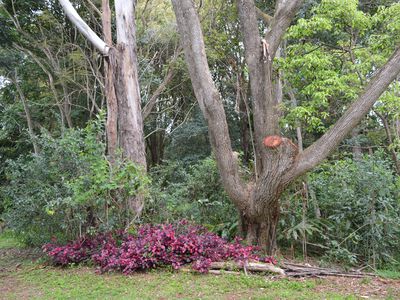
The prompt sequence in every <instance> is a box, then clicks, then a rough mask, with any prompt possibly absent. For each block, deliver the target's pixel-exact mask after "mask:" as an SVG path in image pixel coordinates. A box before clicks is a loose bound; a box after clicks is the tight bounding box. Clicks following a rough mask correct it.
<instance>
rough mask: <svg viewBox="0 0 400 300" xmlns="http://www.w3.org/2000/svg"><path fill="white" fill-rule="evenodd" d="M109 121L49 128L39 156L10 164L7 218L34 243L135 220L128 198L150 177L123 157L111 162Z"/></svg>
mask: <svg viewBox="0 0 400 300" xmlns="http://www.w3.org/2000/svg"><path fill="white" fill-rule="evenodd" d="M103 123H104V122H103V119H102V117H99V119H97V120H95V121H92V122H90V123H89V124H88V126H87V127H86V128H84V129H70V130H66V131H65V133H64V135H63V136H62V137H60V138H53V137H52V136H50V134H48V133H46V132H43V133H42V135H41V136H40V137H39V138H38V144H39V146H40V153H39V154H37V155H35V154H31V155H27V156H21V157H19V158H18V159H17V160H12V161H8V162H7V167H6V175H7V185H5V186H2V187H1V190H0V192H1V196H2V197H3V203H5V212H4V214H3V218H4V219H5V221H6V224H7V226H8V227H9V228H10V229H12V230H13V231H15V232H16V233H17V234H19V235H20V236H22V237H23V238H24V240H25V242H27V243H28V244H32V245H41V244H43V243H44V242H46V241H49V240H50V238H51V237H53V236H55V237H57V238H58V239H59V240H66V239H71V238H76V237H79V236H82V235H83V234H85V233H87V232H90V231H97V230H100V231H102V230H111V229H113V228H119V227H121V226H124V225H125V223H126V222H127V220H129V219H130V216H129V209H128V208H127V200H128V199H129V198H130V197H133V196H135V195H136V194H137V193H144V192H145V187H146V185H147V184H148V179H147V177H145V176H144V175H143V172H142V170H141V169H140V168H138V167H136V166H135V165H134V164H133V163H131V162H127V161H124V160H123V159H121V158H120V159H117V160H116V162H115V164H110V162H109V161H108V160H107V157H105V155H104V153H105V142H104V136H103V132H104V130H103Z"/></svg>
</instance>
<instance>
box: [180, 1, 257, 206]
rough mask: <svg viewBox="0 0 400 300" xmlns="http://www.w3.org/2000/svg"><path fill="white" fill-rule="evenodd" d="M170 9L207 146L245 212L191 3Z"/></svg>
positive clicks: (234, 161) (245, 195)
mask: <svg viewBox="0 0 400 300" xmlns="http://www.w3.org/2000/svg"><path fill="white" fill-rule="evenodd" d="M172 5H173V7H174V11H175V15H176V20H177V24H178V29H179V33H180V36H181V40H182V43H183V46H184V52H185V58H186V62H187V65H188V69H189V74H190V78H191V81H192V85H193V90H194V93H195V95H196V98H197V101H198V102H199V105H200V108H201V110H202V112H203V115H204V117H205V119H206V121H207V123H208V129H209V136H210V142H211V146H212V149H213V151H214V154H215V157H216V160H217V164H218V169H219V171H220V173H221V178H222V182H223V184H224V187H225V189H226V191H227V193H228V194H229V196H230V197H231V198H232V200H233V202H234V203H235V205H236V206H237V207H238V208H240V209H246V200H247V199H248V196H249V193H248V189H247V187H246V185H245V183H244V182H243V181H242V180H241V178H240V176H239V167H238V161H237V159H236V158H235V157H234V155H233V152H232V146H231V140H230V137H229V130H228V124H227V121H226V116H225V111H224V107H223V104H222V99H221V97H220V94H219V93H218V91H217V89H216V87H215V84H214V82H213V80H212V77H211V73H210V69H209V67H208V62H207V58H206V53H205V46H204V40H203V33H202V30H201V27H200V21H199V17H198V15H197V12H196V9H195V7H194V5H193V1H192V0H172Z"/></svg>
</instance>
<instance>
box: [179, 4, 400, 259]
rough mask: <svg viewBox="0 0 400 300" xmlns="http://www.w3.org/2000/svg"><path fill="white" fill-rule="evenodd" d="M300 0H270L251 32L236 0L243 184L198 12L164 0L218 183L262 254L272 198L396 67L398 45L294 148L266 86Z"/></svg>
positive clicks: (272, 245)
mask: <svg viewBox="0 0 400 300" xmlns="http://www.w3.org/2000/svg"><path fill="white" fill-rule="evenodd" d="M302 2H303V1H302V0H277V1H276V5H275V12H274V15H273V17H270V18H268V23H269V26H268V30H267V32H266V33H265V35H264V36H261V35H260V34H259V25H258V20H257V14H260V12H259V10H258V9H257V8H256V6H255V3H254V1H253V0H237V9H238V13H239V20H240V24H241V33H242V36H243V43H244V48H245V60H246V63H247V67H248V72H249V78H250V90H251V96H252V101H253V102H252V107H253V128H254V143H255V153H254V155H255V158H254V159H255V165H256V166H255V177H254V178H255V179H253V180H251V181H249V182H245V181H244V180H243V178H241V176H240V173H239V164H238V160H237V158H236V156H235V155H234V153H233V151H232V146H231V139H230V137H229V130H228V124H227V121H226V116H225V111H224V107H223V103H222V99H221V96H220V94H219V92H218V90H217V88H216V85H215V83H214V81H213V79H212V76H211V72H210V69H209V67H208V62H207V57H206V52H205V46H204V39H203V34H202V30H201V26H200V21H199V17H198V14H197V11H196V8H195V6H194V3H193V1H192V0H172V3H173V7H174V11H175V15H176V19H177V25H178V29H179V33H180V35H181V40H182V43H183V47H184V52H185V58H186V63H187V65H188V69H189V74H190V78H191V80H192V85H193V89H194V92H195V95H196V98H197V101H198V103H199V105H200V108H201V110H202V112H203V115H204V117H205V119H206V121H207V124H208V129H209V135H210V142H211V146H212V149H213V151H214V154H215V157H216V160H217V164H218V168H219V171H220V174H221V178H222V182H223V185H224V188H225V190H226V192H227V194H228V195H229V197H230V198H231V200H232V201H233V203H234V204H235V206H236V207H237V209H238V211H239V214H240V218H241V228H242V232H243V233H244V235H245V237H246V239H247V241H248V242H249V243H257V244H259V245H260V246H261V247H263V248H264V249H265V250H266V251H267V252H269V253H273V252H275V250H276V229H277V224H278V220H279V211H280V205H279V199H280V196H281V194H282V192H283V191H284V190H285V189H286V188H287V186H288V185H289V184H290V183H291V182H293V181H294V180H295V179H296V178H298V177H300V176H301V175H303V174H304V173H306V172H308V171H310V170H312V169H313V168H314V167H316V166H317V165H318V164H319V163H321V162H322V161H323V160H324V159H325V158H326V157H328V155H329V154H330V153H331V152H332V151H333V150H334V149H335V148H336V147H337V146H338V145H339V144H340V142H341V141H342V140H343V139H345V138H346V136H347V135H348V134H350V133H351V131H352V129H353V128H354V127H355V126H356V125H357V124H358V123H359V122H360V121H361V119H362V118H363V117H364V116H365V115H366V114H367V113H368V112H369V111H370V109H371V108H372V106H373V105H374V103H375V102H376V101H377V100H378V98H379V97H380V95H381V94H382V93H383V92H385V90H386V89H387V87H388V86H389V85H390V83H391V82H392V81H394V80H395V79H396V77H397V75H398V74H399V72H400V48H397V49H396V51H395V52H394V53H393V54H392V56H391V57H390V59H389V60H388V61H387V62H386V64H385V65H384V66H383V67H381V68H380V69H379V70H377V71H375V72H374V75H373V77H372V78H371V79H370V81H369V83H368V84H367V85H366V86H365V87H364V89H363V91H362V92H361V93H360V94H359V96H358V98H357V99H356V101H354V102H353V103H352V104H351V105H350V106H349V107H348V109H347V110H346V111H345V112H344V113H343V115H342V116H341V118H340V119H339V120H338V121H337V122H336V123H335V125H334V126H332V127H331V128H330V129H329V130H328V131H327V132H326V133H325V134H324V135H322V136H321V137H320V138H319V139H318V140H317V141H316V142H314V143H313V144H312V145H311V146H309V147H308V148H306V149H305V150H304V151H299V149H298V148H297V146H296V145H294V144H293V143H292V142H291V141H290V140H289V139H288V138H285V137H282V136H281V128H280V126H279V121H280V117H281V115H280V113H279V108H278V104H279V101H278V100H279V99H278V98H279V92H280V91H279V90H278V89H277V85H276V84H275V83H274V75H273V61H274V58H275V57H276V55H277V51H278V49H279V46H280V44H281V42H282V40H283V36H284V34H285V33H286V31H287V29H288V28H289V26H290V24H291V23H292V21H293V19H294V17H295V15H296V13H297V12H298V10H299V9H300V7H301V5H302Z"/></svg>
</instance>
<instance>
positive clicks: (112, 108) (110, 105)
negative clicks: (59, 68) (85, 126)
mask: <svg viewBox="0 0 400 300" xmlns="http://www.w3.org/2000/svg"><path fill="white" fill-rule="evenodd" d="M102 10H103V13H102V24H103V35H104V40H105V42H106V44H107V45H112V44H113V41H112V31H111V10H110V4H109V0H102ZM113 59H114V60H113ZM115 65H116V61H115V55H109V56H108V57H106V58H105V59H104V81H105V84H104V85H105V96H106V99H107V125H106V131H107V152H108V155H109V157H110V160H111V162H113V161H114V159H115V152H116V150H117V148H118V125H117V124H118V123H117V122H118V103H117V96H116V94H115V87H114V81H115V74H114V68H113V66H115Z"/></svg>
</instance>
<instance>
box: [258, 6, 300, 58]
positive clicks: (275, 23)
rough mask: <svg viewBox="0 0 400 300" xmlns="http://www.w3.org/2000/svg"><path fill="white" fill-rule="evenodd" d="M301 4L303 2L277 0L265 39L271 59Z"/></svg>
mask: <svg viewBox="0 0 400 300" xmlns="http://www.w3.org/2000/svg"><path fill="white" fill-rule="evenodd" d="M302 4H303V0H279V1H277V3H276V9H275V14H274V17H273V19H272V22H271V29H270V30H269V31H268V32H267V34H266V37H265V39H266V40H267V43H268V45H269V55H270V56H271V57H272V58H273V57H274V56H275V53H276V50H278V47H279V44H280V43H281V40H282V38H283V35H284V34H285V33H286V30H287V29H288V28H289V26H290V23H291V22H292V20H293V18H294V16H295V15H296V13H297V12H298V10H299V9H300V6H301V5H302Z"/></svg>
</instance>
